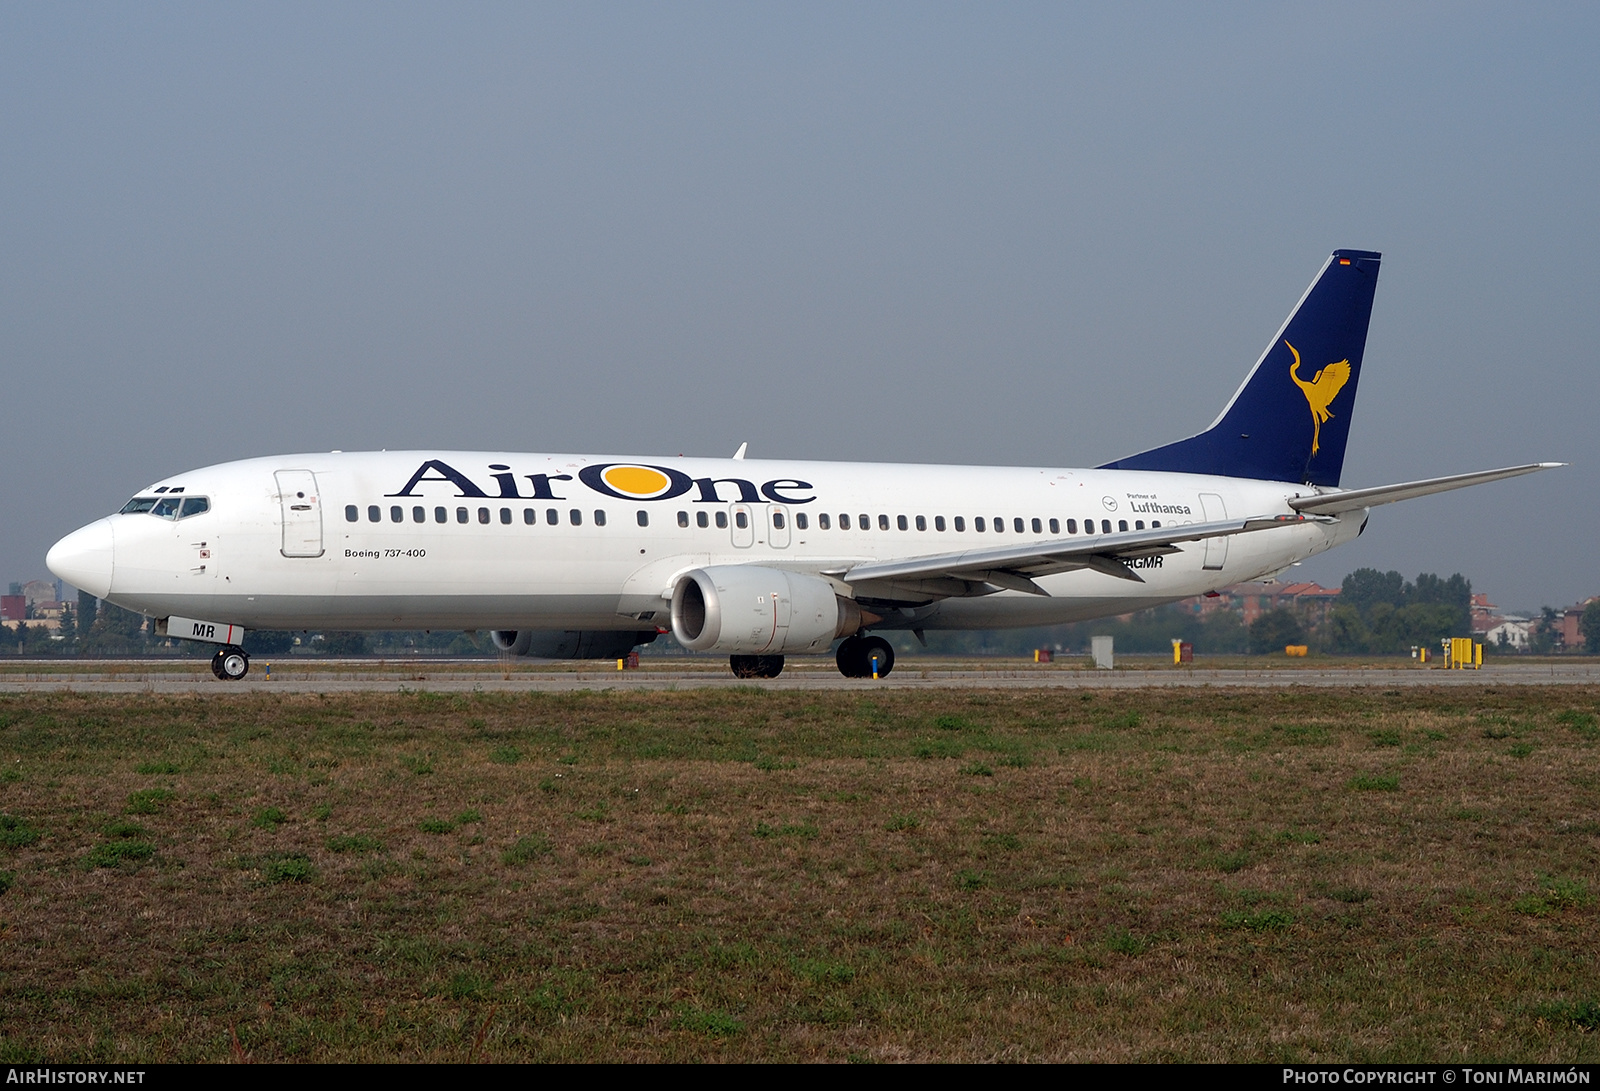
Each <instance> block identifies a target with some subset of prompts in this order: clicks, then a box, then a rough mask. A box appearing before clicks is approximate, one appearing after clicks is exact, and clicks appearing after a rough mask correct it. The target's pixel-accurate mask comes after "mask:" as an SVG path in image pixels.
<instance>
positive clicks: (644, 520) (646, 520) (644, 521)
mask: <svg viewBox="0 0 1600 1091" xmlns="http://www.w3.org/2000/svg"><path fill="white" fill-rule="evenodd" d="M634 518H635V519H637V520H638V521H639V525H640V526H641V527H647V526H649V525H650V513H649V512H647V511H645V510H644V509H643V508H640V509H639V513H638V514H637V515H635V516H634ZM688 521H689V520H688V519H685V520H684V522H685V523H687V522H688Z"/></svg>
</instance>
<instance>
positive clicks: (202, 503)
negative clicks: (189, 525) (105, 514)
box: [118, 493, 211, 519]
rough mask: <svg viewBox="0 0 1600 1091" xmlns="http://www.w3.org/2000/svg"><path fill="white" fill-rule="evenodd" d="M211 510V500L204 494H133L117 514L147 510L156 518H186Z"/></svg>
mask: <svg viewBox="0 0 1600 1091" xmlns="http://www.w3.org/2000/svg"><path fill="white" fill-rule="evenodd" d="M210 510H211V500H210V499H209V498H208V497H204V496H174V495H172V494H171V493H168V494H167V495H166V496H135V497H134V498H133V499H132V500H129V501H128V502H127V503H126V504H124V505H123V506H122V510H121V511H120V512H118V514H119V515H137V514H138V513H140V512H148V513H149V514H151V515H154V516H155V517H157V518H158V519H187V518H188V517H189V516H191V515H200V514H203V513H204V512H208V511H210Z"/></svg>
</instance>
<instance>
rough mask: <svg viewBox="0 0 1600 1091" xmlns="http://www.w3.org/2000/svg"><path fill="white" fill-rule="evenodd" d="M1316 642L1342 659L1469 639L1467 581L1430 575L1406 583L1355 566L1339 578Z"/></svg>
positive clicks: (1390, 574) (1469, 588)
mask: <svg viewBox="0 0 1600 1091" xmlns="http://www.w3.org/2000/svg"><path fill="white" fill-rule="evenodd" d="M1323 628H1324V629H1325V630H1326V631H1325V632H1324V633H1322V634H1319V635H1320V638H1321V639H1320V640H1319V643H1320V644H1322V645H1323V646H1324V647H1325V648H1326V649H1327V650H1328V651H1330V652H1335V653H1338V654H1345V655H1393V654H1395V653H1398V652H1407V651H1410V649H1411V648H1412V647H1413V646H1417V647H1421V646H1424V645H1426V646H1429V647H1435V646H1437V645H1438V643H1439V641H1441V640H1443V639H1445V638H1446V637H1452V636H1470V635H1472V583H1471V581H1469V580H1468V579H1467V578H1466V577H1465V576H1463V575H1461V573H1459V572H1457V573H1455V574H1454V575H1452V576H1450V577H1449V578H1448V579H1440V578H1439V577H1438V576H1435V575H1434V574H1433V573H1431V572H1424V573H1422V574H1420V575H1419V576H1417V579H1416V582H1414V583H1408V582H1407V581H1406V580H1405V579H1404V578H1403V577H1402V576H1401V575H1400V573H1398V572H1379V571H1378V570H1377V569H1376V568H1358V569H1356V570H1355V571H1354V572H1352V573H1350V574H1349V575H1348V576H1346V577H1345V578H1344V584H1343V586H1342V587H1341V588H1340V589H1339V603H1338V605H1337V606H1335V607H1334V608H1333V609H1332V610H1331V611H1329V613H1328V621H1327V624H1326V625H1325V626H1324V627H1323Z"/></svg>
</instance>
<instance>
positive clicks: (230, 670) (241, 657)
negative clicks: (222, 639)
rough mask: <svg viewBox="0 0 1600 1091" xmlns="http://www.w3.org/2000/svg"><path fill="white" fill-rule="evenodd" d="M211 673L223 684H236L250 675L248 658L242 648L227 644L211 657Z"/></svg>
mask: <svg viewBox="0 0 1600 1091" xmlns="http://www.w3.org/2000/svg"><path fill="white" fill-rule="evenodd" d="M211 673H212V674H214V675H216V676H217V677H218V678H220V679H222V680H223V681H224V682H237V681H238V680H239V679H241V678H243V677H244V676H245V675H246V674H248V673H250V657H249V656H248V655H246V654H245V651H244V649H243V648H241V647H239V646H238V645H235V644H229V645H228V646H227V647H226V648H223V649H222V650H221V651H219V652H218V653H217V654H216V655H214V656H212V657H211Z"/></svg>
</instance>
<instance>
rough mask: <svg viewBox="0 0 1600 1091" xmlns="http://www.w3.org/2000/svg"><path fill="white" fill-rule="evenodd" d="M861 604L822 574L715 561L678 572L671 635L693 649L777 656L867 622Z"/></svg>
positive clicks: (821, 645) (826, 641)
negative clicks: (834, 585)
mask: <svg viewBox="0 0 1600 1091" xmlns="http://www.w3.org/2000/svg"><path fill="white" fill-rule="evenodd" d="M862 621H863V618H862V613H861V608H860V607H859V606H857V605H856V603H855V600H853V599H847V598H844V597H842V596H841V595H839V594H838V592H836V591H835V590H834V589H833V584H831V583H829V582H828V581H827V580H825V579H823V578H822V577H820V576H807V575H804V574H802V573H799V572H785V571H784V570H783V569H781V568H762V567H760V566H758V565H714V566H712V567H710V568H696V569H694V570H693V571H690V572H685V573H684V574H683V575H682V576H680V577H678V582H677V583H676V584H675V585H674V586H673V588H672V635H673V636H675V637H677V639H678V643H679V644H682V645H683V646H684V647H685V648H688V649H689V650H690V651H696V652H727V653H730V654H734V655H778V654H782V653H783V652H821V651H826V650H827V648H828V645H830V644H832V643H833V640H834V638H835V637H839V636H849V635H850V634H851V633H853V632H855V631H856V630H857V629H860V628H861V625H862Z"/></svg>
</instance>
